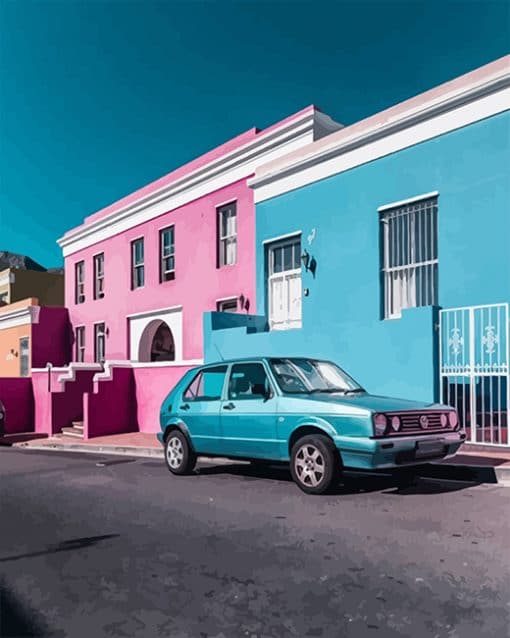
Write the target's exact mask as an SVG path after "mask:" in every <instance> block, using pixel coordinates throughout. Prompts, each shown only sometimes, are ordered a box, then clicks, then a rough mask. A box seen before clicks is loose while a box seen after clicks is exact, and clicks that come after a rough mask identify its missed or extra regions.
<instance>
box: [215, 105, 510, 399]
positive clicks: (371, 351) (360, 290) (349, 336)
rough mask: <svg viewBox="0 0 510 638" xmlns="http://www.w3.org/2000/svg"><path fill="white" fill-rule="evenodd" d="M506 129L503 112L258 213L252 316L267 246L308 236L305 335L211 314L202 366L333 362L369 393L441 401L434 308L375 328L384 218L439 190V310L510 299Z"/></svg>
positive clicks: (262, 296)
mask: <svg viewBox="0 0 510 638" xmlns="http://www.w3.org/2000/svg"><path fill="white" fill-rule="evenodd" d="M509 131H510V112H506V113H504V114H501V115H498V116H495V117H492V118H490V119H487V120H484V121H482V122H479V123H476V124H473V125H471V126H469V127H465V128H463V129H459V130H458V131H454V132H452V133H449V134H447V135H443V136H441V137H439V138H436V139H434V140H431V141H428V142H424V143H422V144H419V145H416V146H414V147H412V148H409V149H406V150H403V151H400V152H398V153H395V154H393V155H390V156H388V157H384V158H381V159H379V160H376V161H374V162H371V163H369V164H365V165H363V166H360V167H357V168H354V169H352V170H349V171H346V172H344V173H341V174H339V175H335V176H333V177H330V178H328V179H325V180H322V181H320V182H316V183H314V184H311V185H309V186H306V187H303V188H301V189H299V190H296V191H293V192H291V193H287V194H285V195H282V196H280V197H276V198H274V199H272V200H269V201H266V202H263V203H261V204H259V205H257V220H256V222H257V231H256V250H257V302H258V303H257V312H258V314H259V315H265V314H266V304H267V299H266V277H265V272H264V252H263V251H264V248H263V242H264V240H267V239H271V238H273V237H277V236H279V235H284V234H287V233H290V232H293V231H299V230H301V231H302V233H303V237H302V245H303V247H306V248H307V250H308V251H309V253H310V254H311V255H313V257H315V259H316V260H317V264H318V266H317V272H316V277H315V279H314V278H313V277H312V275H311V274H310V273H306V272H304V271H303V278H302V283H303V288H309V290H310V294H309V296H308V297H303V328H302V329H296V330H288V331H274V332H267V331H266V332H264V331H262V332H257V333H256V334H248V333H247V329H246V327H245V328H243V327H236V328H233V329H228V328H226V327H225V323H223V324H222V325H219V324H218V323H217V322H216V325H214V326H213V324H214V321H213V320H212V317H211V315H209V316H207V317H206V319H205V321H206V325H205V332H206V339H205V342H206V353H205V355H206V359H207V360H212V359H215V360H216V359H218V348H219V349H220V351H221V353H222V355H223V356H224V357H237V356H252V355H256V354H275V355H288V354H295V355H307V354H308V355H310V356H318V357H328V358H331V359H335V360H337V361H338V362H339V363H340V365H341V366H342V367H344V368H345V369H346V370H347V371H348V372H349V373H351V374H352V375H353V376H354V377H355V378H357V379H358V380H359V381H360V382H361V383H362V384H363V385H364V386H365V387H366V388H367V389H368V390H370V391H372V392H376V393H381V394H392V395H397V396H402V397H404V398H416V399H423V400H432V399H434V398H438V397H437V361H436V358H435V357H436V354H435V349H436V341H437V329H436V328H435V326H436V325H437V309H433V308H415V309H409V310H404V311H403V313H402V318H401V319H396V320H389V321H382V320H381V319H380V279H379V226H378V224H379V222H378V212H377V208H378V207H379V206H383V205H385V204H388V203H391V202H393V201H398V200H402V199H406V198H409V197H414V196H417V195H421V194H423V193H428V192H431V191H439V213H438V215H439V216H438V226H439V247H438V248H439V304H440V307H445V308H449V307H456V306H465V305H478V304H489V303H498V302H508V301H510V179H509V169H508V166H509V162H510V134H509ZM312 228H316V229H317V235H316V238H315V240H314V242H313V243H312V245H311V246H308V243H307V241H306V238H307V236H308V234H309V233H310V231H311V230H312ZM226 321H227V323H228V322H229V321H232V320H231V319H227V320H226ZM237 321H239V320H237ZM254 321H256V322H257V326H258V330H260V329H261V320H260V319H258V320H254ZM213 328H215V329H213ZM214 344H216V345H214Z"/></svg>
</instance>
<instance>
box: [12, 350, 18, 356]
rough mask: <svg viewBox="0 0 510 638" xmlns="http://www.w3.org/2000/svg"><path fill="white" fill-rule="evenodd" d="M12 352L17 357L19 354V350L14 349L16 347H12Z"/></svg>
mask: <svg viewBox="0 0 510 638" xmlns="http://www.w3.org/2000/svg"><path fill="white" fill-rule="evenodd" d="M11 354H12V356H13V357H17V356H18V351H17V350H14V348H11Z"/></svg>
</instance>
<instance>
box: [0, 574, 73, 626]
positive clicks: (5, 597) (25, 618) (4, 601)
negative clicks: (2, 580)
mask: <svg viewBox="0 0 510 638" xmlns="http://www.w3.org/2000/svg"><path fill="white" fill-rule="evenodd" d="M0 636H2V638H35V637H38V638H43V637H44V638H50V637H51V638H61V637H63V636H64V633H63V632H52V631H51V630H50V629H49V628H48V626H47V625H46V623H45V622H44V621H43V620H42V619H41V618H40V616H39V615H38V614H37V613H36V612H34V611H32V610H29V609H28V608H27V606H26V605H22V604H21V603H20V602H19V601H18V599H17V598H16V597H15V595H14V594H13V593H12V592H11V591H9V589H8V587H6V586H5V585H0Z"/></svg>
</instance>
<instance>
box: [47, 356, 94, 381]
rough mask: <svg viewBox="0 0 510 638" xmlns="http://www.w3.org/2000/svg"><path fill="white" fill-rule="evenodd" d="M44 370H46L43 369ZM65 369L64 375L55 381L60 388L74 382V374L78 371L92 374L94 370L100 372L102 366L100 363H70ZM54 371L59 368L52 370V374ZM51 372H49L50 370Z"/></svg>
mask: <svg viewBox="0 0 510 638" xmlns="http://www.w3.org/2000/svg"><path fill="white" fill-rule="evenodd" d="M43 369H44V370H46V372H47V369H46V368H43ZM64 369H65V374H62V375H60V376H59V377H58V379H57V381H58V383H61V384H62V386H63V387H64V386H65V384H66V383H67V382H68V381H71V382H72V381H76V372H77V371H78V370H88V371H90V372H93V371H94V370H102V366H101V364H100V363H88V362H82V361H72V362H71V363H70V364H69V365H68V366H67V368H64ZM55 370H60V368H53V372H54V371H55ZM50 371H51V370H50Z"/></svg>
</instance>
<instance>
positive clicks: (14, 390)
mask: <svg viewBox="0 0 510 638" xmlns="http://www.w3.org/2000/svg"><path fill="white" fill-rule="evenodd" d="M0 401H2V403H3V404H4V407H5V412H6V419H5V433H6V434H18V433H19V432H33V431H34V394H33V392H32V379H30V378H28V377H23V378H6V377H1V378H0Z"/></svg>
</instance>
